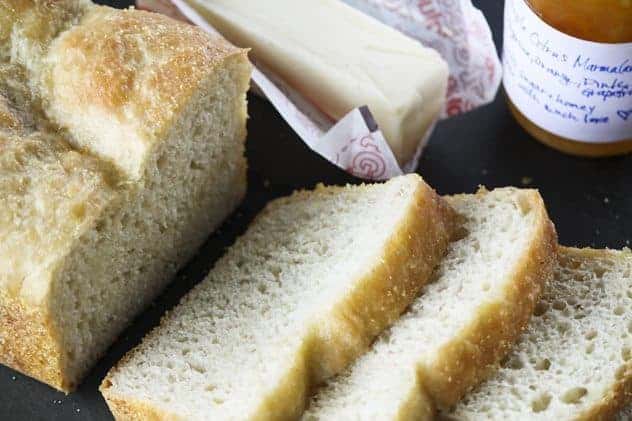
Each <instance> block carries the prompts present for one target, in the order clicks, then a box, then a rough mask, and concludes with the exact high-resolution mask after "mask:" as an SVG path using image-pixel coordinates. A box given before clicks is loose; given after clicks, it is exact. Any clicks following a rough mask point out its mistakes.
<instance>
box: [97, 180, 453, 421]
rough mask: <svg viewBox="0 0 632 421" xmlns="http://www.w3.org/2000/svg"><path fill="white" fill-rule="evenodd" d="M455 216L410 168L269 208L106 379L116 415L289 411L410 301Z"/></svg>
mask: <svg viewBox="0 0 632 421" xmlns="http://www.w3.org/2000/svg"><path fill="white" fill-rule="evenodd" d="M452 216H453V214H452V212H451V210H450V209H449V207H448V206H447V205H446V204H445V203H444V201H443V200H442V199H441V198H440V197H438V196H437V195H436V194H435V193H434V192H433V191H432V190H431V189H430V188H429V187H428V186H427V185H426V184H425V183H424V182H423V181H422V180H421V178H420V177H419V176H416V175H409V176H402V177H398V178H395V179H393V180H391V181H389V182H387V183H385V184H376V185H368V186H356V187H327V188H326V187H322V186H320V187H318V188H317V189H316V190H315V191H313V192H299V193H296V194H294V195H293V196H291V197H289V198H284V199H280V200H277V201H274V202H272V203H271V204H269V205H268V206H267V208H266V209H265V210H264V211H263V212H262V213H261V214H260V215H259V216H258V217H257V219H256V220H255V222H254V223H253V224H252V225H251V226H250V228H249V229H248V231H247V233H246V234H245V235H244V236H243V237H242V238H240V239H238V240H237V242H236V243H235V245H233V246H232V247H231V248H230V249H229V251H228V252H227V254H226V255H225V256H224V257H223V258H221V259H220V260H219V261H218V262H217V264H216V265H215V267H214V268H213V270H212V271H211V272H210V274H209V275H208V277H207V278H206V280H205V281H203V282H202V283H201V284H200V285H199V286H197V287H196V288H195V289H194V290H193V291H192V292H191V293H189V294H188V296H186V297H185V298H184V299H183V301H182V302H181V303H180V305H179V306H178V307H177V308H176V309H175V310H174V311H173V312H172V313H171V314H169V316H167V317H166V318H165V319H164V320H163V322H162V324H161V326H160V327H159V328H157V329H156V330H154V331H153V332H152V333H150V334H149V335H148V336H147V337H146V338H145V340H144V341H143V343H142V344H141V345H140V346H139V347H137V348H136V349H135V350H133V351H132V352H131V353H130V354H128V356H127V357H126V358H124V359H123V360H122V361H121V362H120V363H119V364H118V365H117V366H116V367H115V368H113V369H112V370H111V371H110V373H109V374H108V376H107V378H106V379H105V380H104V381H103V384H102V386H101V391H102V393H103V395H104V396H105V399H106V400H107V403H108V405H109V406H110V409H111V410H112V412H113V413H114V415H115V417H116V418H117V419H146V418H151V419H175V418H180V419H202V418H204V419H214V420H220V419H231V420H234V419H291V418H296V417H297V416H299V415H300V414H301V412H302V410H303V407H304V404H305V400H306V397H307V394H308V392H309V390H310V388H311V387H312V386H313V385H315V384H318V383H320V382H322V381H323V380H324V379H326V378H328V377H330V376H332V375H334V374H335V373H337V372H340V371H341V370H342V369H344V367H346V366H347V365H348V364H349V363H350V362H351V361H353V359H354V358H356V357H357V356H358V355H359V354H361V353H362V352H364V351H365V350H366V348H367V347H368V345H369V344H370V342H371V341H372V339H373V338H374V337H375V336H376V335H377V334H378V333H379V332H380V331H381V330H383V329H384V328H385V327H386V326H387V325H388V324H390V323H391V322H393V321H394V320H395V319H396V318H397V317H398V316H399V315H400V313H401V312H402V311H403V310H404V309H405V308H406V306H407V305H408V304H409V303H410V302H411V301H412V300H413V298H414V297H415V296H416V294H417V293H418V291H419V289H420V288H421V287H422V286H423V285H424V283H425V282H426V281H427V279H428V278H429V277H430V274H431V273H432V269H433V267H434V266H435V265H436V263H438V261H439V260H440V259H441V257H442V256H443V253H444V251H445V249H446V247H447V245H448V242H449V237H450V228H451V220H452Z"/></svg>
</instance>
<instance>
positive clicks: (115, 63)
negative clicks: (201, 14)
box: [50, 6, 244, 138]
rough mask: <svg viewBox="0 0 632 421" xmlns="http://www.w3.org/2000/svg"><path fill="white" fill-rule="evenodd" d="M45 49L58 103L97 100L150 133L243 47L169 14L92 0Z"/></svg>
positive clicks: (72, 106) (67, 106)
mask: <svg viewBox="0 0 632 421" xmlns="http://www.w3.org/2000/svg"><path fill="white" fill-rule="evenodd" d="M50 54H51V56H52V57H53V58H54V60H53V61H54V63H55V64H54V67H53V69H52V72H51V77H52V82H53V83H54V85H55V88H54V90H53V92H52V94H51V97H52V103H53V104H54V106H55V107H58V108H61V109H63V110H64V113H71V112H72V110H81V109H86V108H89V107H97V108H98V109H99V110H100V111H101V112H104V113H106V114H111V115H113V116H115V117H116V118H120V119H121V120H123V121H125V120H127V119H129V123H130V124H133V125H139V126H140V128H141V130H143V131H145V134H146V135H148V137H149V138H151V135H156V134H157V133H158V132H159V131H161V130H163V129H164V128H165V126H166V125H167V123H168V122H170V121H171V119H172V117H173V116H174V115H176V114H177V113H178V111H180V110H181V109H182V107H183V106H185V105H186V104H187V103H188V100H189V99H190V98H191V97H192V95H193V93H194V92H195V90H196V89H197V88H198V86H199V84H200V82H201V81H202V80H204V78H205V77H206V76H207V75H208V74H210V73H212V72H213V69H214V68H215V67H216V66H217V65H218V64H219V63H221V62H223V61H224V60H225V58H226V57H227V56H229V55H233V54H244V50H241V49H237V48H236V47H234V46H232V45H230V44H229V43H228V42H226V41H225V40H223V39H222V38H220V37H219V36H213V35H209V34H207V33H206V32H204V31H202V30H201V29H199V28H196V27H194V26H191V25H188V24H185V23H182V22H177V21H175V20H173V19H170V18H168V17H166V16H162V15H158V14H155V13H149V12H144V11H139V10H115V9H111V8H109V7H105V6H97V7H93V8H92V9H91V10H90V11H89V12H88V13H86V15H85V16H84V18H83V19H82V20H81V22H80V23H79V24H78V25H76V26H74V27H72V28H70V29H69V30H68V31H66V32H64V33H63V34H62V35H61V36H60V37H59V38H58V39H57V41H56V42H55V43H54V44H53V46H52V48H51V53H50Z"/></svg>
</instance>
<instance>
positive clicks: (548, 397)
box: [446, 248, 632, 421]
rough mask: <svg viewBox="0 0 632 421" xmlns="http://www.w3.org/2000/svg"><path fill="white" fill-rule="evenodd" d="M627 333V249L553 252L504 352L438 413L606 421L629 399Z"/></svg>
mask: <svg viewBox="0 0 632 421" xmlns="http://www.w3.org/2000/svg"><path fill="white" fill-rule="evenodd" d="M630 332H632V252H630V251H629V250H625V251H611V250H590V249H585V250H578V249H569V248H565V249H561V250H560V262H559V265H558V266H557V268H556V270H555V279H554V281H553V282H551V284H550V285H548V286H547V288H546V290H545V294H544V296H543V298H542V300H541V301H540V302H539V303H538V305H537V306H536V310H535V313H534V317H533V318H532V322H531V323H530V324H529V327H528V329H527V330H526V331H525V332H524V334H523V336H522V339H521V340H520V342H519V343H518V344H517V346H516V347H515V349H514V350H513V352H512V354H511V355H510V356H509V357H508V358H507V359H506V360H505V361H504V363H503V365H502V368H501V369H500V370H499V371H498V372H497V374H495V375H494V376H493V378H491V379H490V380H489V381H487V382H486V383H484V384H483V385H481V386H480V387H479V388H478V389H477V390H476V391H475V392H473V393H472V394H471V395H469V396H468V397H467V398H466V399H464V400H463V401H462V402H460V403H459V404H458V405H457V406H456V408H454V409H453V410H452V411H451V412H450V413H449V414H446V415H447V416H448V417H449V419H454V420H480V419H486V420H509V419H510V420H525V421H526V420H559V421H564V420H586V421H588V420H611V419H614V417H615V416H616V414H617V412H618V411H619V410H621V408H622V407H623V406H624V405H625V403H626V402H629V401H630V400H631V399H632V358H631V357H632V335H631V333H630ZM622 416H625V415H622ZM624 419H625V418H624Z"/></svg>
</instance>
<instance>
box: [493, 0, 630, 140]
mask: <svg viewBox="0 0 632 421" xmlns="http://www.w3.org/2000/svg"><path fill="white" fill-rule="evenodd" d="M504 43H505V45H504V54H503V64H504V72H505V74H504V79H503V84H504V86H505V91H506V92H507V95H508V96H509V98H510V99H511V100H512V102H513V103H514V104H515V105H516V107H517V108H518V109H519V110H520V112H521V113H522V114H524V115H525V116H526V117H527V118H528V119H529V120H531V121H532V122H533V123H535V124H537V125H538V126H540V127H542V128H543V129H545V130H547V131H549V132H551V133H554V134H556V135H558V136H562V137H565V138H569V139H574V140H578V141H583V142H592V143H600V142H603V143H607V142H615V141H618V140H624V139H630V138H632V43H620V44H602V43H596V42H590V41H584V40H580V39H577V38H574V37H571V36H569V35H566V34H564V33H562V32H560V31H558V30H556V29H555V28H553V27H551V26H549V25H548V24H546V23H545V22H544V21H542V19H540V17H538V16H537V15H536V14H535V13H534V12H533V11H532V10H531V9H530V8H529V6H528V5H527V4H526V2H525V1H524V0H506V2H505V40H504Z"/></svg>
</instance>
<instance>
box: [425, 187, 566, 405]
mask: <svg viewBox="0 0 632 421" xmlns="http://www.w3.org/2000/svg"><path fill="white" fill-rule="evenodd" d="M525 194H528V195H529V204H530V207H531V208H532V209H535V210H536V212H537V218H536V222H535V224H536V229H535V231H534V238H533V239H532V240H531V241H530V242H529V244H530V247H529V250H528V251H527V253H525V255H524V256H523V258H522V259H521V261H520V262H519V263H518V265H517V268H518V269H517V270H516V271H515V272H514V274H513V281H512V282H509V283H508V284H507V285H508V287H507V288H506V289H505V290H504V291H503V296H502V297H499V299H498V300H496V301H495V302H492V303H489V304H488V305H487V306H486V307H485V308H483V309H481V310H480V311H479V313H478V317H477V319H476V320H474V321H473V322H472V323H471V324H470V325H469V326H467V327H466V328H465V329H463V331H462V332H461V334H460V335H458V336H457V337H456V339H454V340H452V341H451V342H450V343H448V344H446V345H445V346H444V347H443V348H442V349H441V350H440V351H439V352H438V353H437V355H440V356H441V357H440V359H439V360H437V361H436V362H435V363H434V365H433V366H432V367H429V368H428V369H426V371H425V374H424V375H423V377H424V380H423V382H424V385H425V387H426V389H427V391H428V393H430V394H431V396H432V397H433V399H434V401H435V403H436V404H437V406H439V407H443V408H446V407H450V406H451V405H453V404H455V403H456V402H458V400H459V399H460V398H461V397H463V395H464V394H465V393H466V392H467V391H468V390H469V389H470V388H472V387H474V386H475V385H477V384H479V383H480V382H481V381H483V380H484V379H485V378H486V377H487V376H488V375H489V374H490V373H491V372H492V371H493V369H494V368H495V366H496V364H497V363H499V361H500V360H501V359H502V358H503V357H504V356H505V355H506V354H507V352H508V351H509V350H510V349H511V347H512V345H513V344H514V343H515V342H516V340H517V339H518V338H519V337H520V335H521V333H522V331H523V330H524V328H525V327H526V325H527V323H528V321H529V319H530V317H531V314H532V313H533V309H534V307H535V304H536V302H537V300H538V298H539V297H540V295H541V293H542V291H543V288H544V285H545V282H547V281H548V280H549V279H550V278H551V276H552V274H553V269H554V266H555V262H556V256H557V252H556V250H557V236H556V233H555V228H554V226H553V224H552V222H551V221H550V220H549V217H548V215H547V212H546V209H545V206H544V203H543V202H542V199H541V197H540V195H539V194H538V193H537V192H535V191H531V192H527V193H525ZM431 373H437V375H433V374H431Z"/></svg>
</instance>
